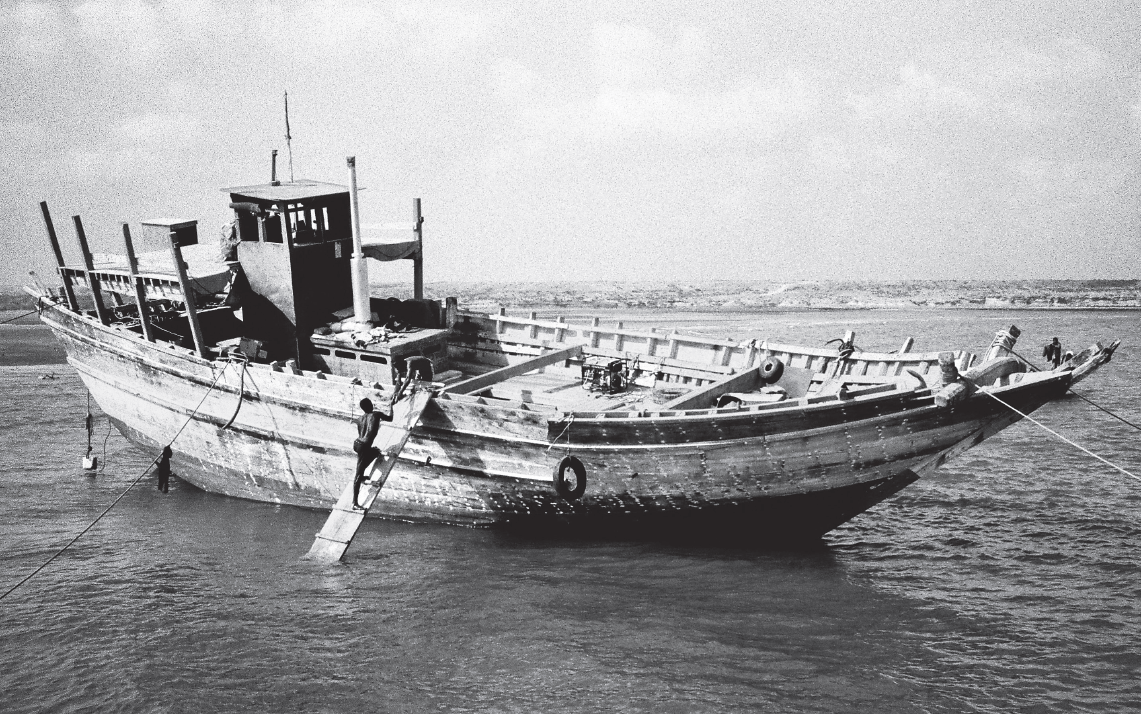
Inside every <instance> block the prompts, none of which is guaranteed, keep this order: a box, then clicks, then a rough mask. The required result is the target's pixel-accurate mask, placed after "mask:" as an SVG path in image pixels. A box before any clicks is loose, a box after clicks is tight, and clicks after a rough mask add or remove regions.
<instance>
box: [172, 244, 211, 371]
mask: <svg viewBox="0 0 1141 714" xmlns="http://www.w3.org/2000/svg"><path fill="white" fill-rule="evenodd" d="M170 257H171V258H173V259H174V268H175V270H177V271H178V285H179V287H181V288H182V298H183V301H184V302H185V304H186V319H187V320H189V321H190V336H191V337H193V338H194V349H195V350H197V351H198V356H199V357H201V358H203V359H209V358H208V357H207V355H206V343H205V342H204V341H203V340H202V326H201V325H199V324H198V308H197V306H195V304H194V291H193V290H192V289H191V287H190V278H189V277H188V276H187V275H186V263H183V262H182V246H180V245H179V244H178V234H177V233H175V232H174V231H171V232H170Z"/></svg>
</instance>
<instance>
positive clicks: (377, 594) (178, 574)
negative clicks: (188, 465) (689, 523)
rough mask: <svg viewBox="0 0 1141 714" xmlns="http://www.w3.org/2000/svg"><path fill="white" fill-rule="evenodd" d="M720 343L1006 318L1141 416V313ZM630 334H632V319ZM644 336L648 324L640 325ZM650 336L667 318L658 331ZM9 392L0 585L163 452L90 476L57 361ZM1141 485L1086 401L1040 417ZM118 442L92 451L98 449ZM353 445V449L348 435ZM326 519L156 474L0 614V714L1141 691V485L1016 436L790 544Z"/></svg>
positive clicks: (752, 702)
mask: <svg viewBox="0 0 1141 714" xmlns="http://www.w3.org/2000/svg"><path fill="white" fill-rule="evenodd" d="M690 317H691V318H693V319H691V320H690V322H689V324H688V325H687V328H688V329H689V330H691V331H698V332H703V333H705V334H717V335H731V336H734V337H737V338H740V339H744V338H746V337H751V336H754V335H758V334H759V335H764V336H771V337H772V338H773V339H778V340H784V341H790V342H802V343H806V344H818V343H822V342H824V341H825V340H827V339H831V338H833V337H836V336H838V335H839V334H841V333H842V331H843V330H844V329H855V330H856V331H857V344H859V345H860V346H862V347H864V348H866V349H895V348H897V347H898V345H899V344H901V343H902V342H903V339H904V338H905V337H906V336H908V335H915V336H916V338H917V341H916V349H919V350H934V349H939V348H941V347H944V346H947V345H954V346H964V347H967V348H972V347H973V348H974V349H975V350H976V351H981V350H982V349H985V347H986V345H987V343H989V341H990V337H991V336H992V335H993V333H994V332H995V331H996V330H998V329H1000V328H1003V327H1006V326H1009V325H1010V324H1018V325H1019V327H1021V328H1022V329H1023V331H1024V336H1023V339H1022V343H1021V348H1020V351H1023V353H1024V354H1026V355H1027V356H1036V354H1037V353H1038V352H1039V351H1040V349H1041V348H1040V344H1039V343H1042V342H1045V341H1046V340H1048V339H1049V337H1052V336H1054V335H1055V334H1057V335H1058V336H1059V337H1061V338H1062V340H1063V342H1064V343H1065V344H1066V345H1067V346H1070V345H1073V346H1075V347H1076V346H1079V345H1081V346H1084V345H1086V344H1089V343H1092V342H1093V341H1094V340H1097V339H1101V340H1108V339H1111V338H1113V337H1115V336H1119V337H1122V338H1124V339H1125V344H1124V345H1123V347H1122V349H1121V350H1120V351H1119V352H1118V355H1117V357H1115V359H1114V361H1113V362H1112V363H1111V364H1110V365H1108V366H1107V367H1106V368H1105V369H1103V370H1102V371H1101V372H1099V373H1098V374H1097V375H1095V376H1094V377H1093V378H1092V379H1091V380H1090V381H1089V382H1087V383H1085V384H1084V385H1082V387H1081V388H1080V391H1081V392H1082V393H1083V394H1085V395H1087V396H1089V397H1090V398H1092V399H1094V400H1096V401H1098V402H1099V403H1101V404H1103V405H1104V406H1106V407H1108V408H1110V409H1113V410H1115V411H1118V412H1119V413H1121V414H1122V415H1123V416H1125V417H1126V418H1129V419H1130V420H1132V421H1134V422H1138V421H1141V414H1138V412H1139V411H1141V409H1139V408H1138V406H1137V400H1136V386H1135V385H1136V384H1138V379H1139V378H1141V369H1139V368H1138V365H1137V361H1136V358H1135V355H1136V351H1135V348H1134V347H1133V346H1131V345H1130V344H1129V342H1130V340H1131V339H1136V334H1137V330H1136V324H1137V314H1136V313H1090V312H1066V313H1002V312H953V311H947V312H918V311H913V312H906V311H875V312H871V311H869V312H860V313H827V314H824V315H821V314H819V313H813V314H810V315H801V316H798V315H790V314H787V313H785V314H778V315H773V316H755V315H752V316H750V315H738V316H731V317H729V318H725V317H723V316H709V317H704V316H690ZM635 318H636V316H635ZM625 320H626V323H627V324H628V325H630V324H633V322H634V319H632V318H630V317H626V318H625ZM655 321H657V320H655ZM41 371H43V370H42V368H37V367H4V368H2V375H3V376H2V379H0V392H2V393H3V399H4V402H3V403H4V404H5V405H6V408H5V410H3V411H2V412H0V434H3V439H4V442H3V443H4V447H5V448H4V449H3V450H2V452H0V508H2V512H3V513H4V514H5V517H4V518H3V519H0V542H2V543H3V544H4V545H5V548H4V550H3V553H2V554H0V578H2V581H0V582H2V584H3V586H4V589H6V588H7V587H8V586H10V584H12V583H14V582H16V581H17V580H18V579H19V578H21V577H23V576H24V575H25V574H26V573H28V572H30V571H31V570H32V569H34V568H35V567H36V566H38V565H39V564H41V563H42V562H43V561H44V560H45V559H46V558H47V557H49V556H50V555H51V553H53V552H55V550H57V549H58V548H59V547H60V546H61V545H62V544H63V543H66V542H67V540H68V539H70V538H71V537H72V536H74V534H75V533H77V532H79V530H81V529H82V528H83V527H84V526H86V525H87V524H88V523H90V522H91V520H92V519H93V518H94V517H95V516H97V515H98V514H99V513H100V512H101V511H102V510H103V509H104V508H106V506H107V505H108V504H109V503H110V502H111V501H112V500H113V499H114V498H115V497H116V496H117V495H118V494H119V493H120V492H121V491H122V489H124V488H125V487H126V485H127V484H128V483H130V481H131V480H133V479H134V478H135V476H137V474H138V473H139V472H140V470H141V469H142V468H144V467H145V465H146V463H147V462H148V461H149V459H150V455H144V454H140V453H138V452H136V451H134V450H133V449H132V448H131V447H129V446H128V445H127V444H126V443H125V442H124V441H123V439H122V438H121V437H119V436H118V435H117V434H111V435H110V436H109V437H108V438H107V454H106V461H105V463H106V467H105V470H104V471H103V473H102V474H100V475H99V476H97V477H95V478H90V477H88V476H85V475H83V474H82V472H81V471H80V470H79V457H80V456H81V455H82V453H83V450H84V448H85V441H86V437H85V433H84V431H83V413H84V409H85V405H86V395H85V392H84V391H83V388H82V386H81V384H80V383H79V381H78V379H76V378H75V376H74V374H73V373H71V372H70V371H69V370H67V369H66V368H63V369H58V370H57V373H58V374H59V375H60V379H58V380H56V381H54V382H53V381H50V380H39V379H38V375H39V373H40V372H41ZM1037 416H1039V417H1040V419H1041V420H1042V421H1043V422H1044V423H1046V424H1047V425H1049V426H1050V427H1051V428H1054V429H1058V430H1060V431H1062V432H1063V433H1064V434H1066V435H1067V436H1068V437H1070V438H1072V439H1074V440H1075V441H1077V442H1079V443H1081V444H1083V445H1085V446H1087V447H1088V448H1091V449H1093V450H1094V451H1096V452H1098V453H1100V454H1102V455H1104V456H1106V457H1107V458H1109V459H1111V460H1113V461H1115V462H1117V463H1120V464H1121V465H1122V466H1124V467H1125V468H1127V469H1130V470H1131V471H1134V472H1138V471H1141V457H1139V456H1138V453H1137V450H1136V447H1135V444H1136V443H1137V442H1136V438H1135V435H1134V434H1132V433H1131V430H1129V428H1128V427H1126V426H1125V425H1122V424H1120V423H1119V422H1115V421H1113V420H1111V419H1110V418H1109V417H1106V416H1105V415H1102V414H1100V413H1099V412H1097V411H1096V410H1094V409H1093V408H1092V407H1089V406H1088V405H1086V404H1085V403H1083V402H1080V401H1078V400H1073V399H1071V400H1064V401H1062V402H1059V403H1056V404H1053V405H1050V406H1048V407H1046V408H1044V409H1043V410H1041V412H1039V414H1038V415H1037ZM102 429H103V426H102V422H100V426H99V428H98V429H97V439H96V451H97V453H99V454H100V455H101V456H102V451H101V449H102V438H103V436H104V435H105V434H106V432H105V431H103V430H102ZM346 438H349V436H346ZM322 521H323V516H322V515H321V514H319V513H315V512H309V511H304V510H300V509H294V508H282V507H276V506H271V505H267V504H258V503H248V502H243V501H238V500H234V499H228V498H223V497H219V496H214V495H210V494H206V493H203V492H201V491H198V490H196V489H193V488H191V487H189V486H186V485H185V484H183V483H182V482H180V481H174V482H173V483H172V487H171V491H170V493H169V494H165V495H164V494H161V493H158V492H157V490H156V489H155V488H154V483H153V481H151V480H150V479H144V481H143V482H142V483H141V484H140V485H139V486H138V487H136V489H135V490H132V491H131V493H130V494H128V496H127V497H126V498H124V499H123V501H122V502H120V504H119V505H118V506H116V508H115V509H114V510H112V511H111V512H110V513H109V514H108V515H107V516H106V517H105V518H104V519H103V521H101V522H100V524H99V525H97V526H96V527H95V528H94V529H92V530H91V532H89V533H88V534H87V535H85V536H84V537H83V538H82V539H80V541H79V542H78V543H77V544H76V545H75V546H74V547H73V548H71V549H70V550H68V551H67V552H66V553H65V554H64V555H63V556H61V557H60V558H59V559H57V561H56V562H54V563H52V565H50V566H49V567H48V568H47V569H45V570H44V571H43V572H42V573H41V574H40V575H38V576H37V577H36V578H34V579H33V580H32V581H30V582H29V583H28V584H27V585H26V586H24V587H23V588H22V589H21V590H19V591H17V592H16V593H15V594H13V595H12V596H10V597H9V598H7V599H6V600H4V601H2V602H0V608H2V612H3V617H2V619H0V639H2V641H3V642H4V648H3V654H2V655H0V692H2V693H0V703H2V704H3V705H4V706H3V707H2V708H3V709H4V710H5V711H45V710H50V711H62V712H79V711H95V710H108V709H114V710H119V711H139V712H150V711H195V712H197V711H235V710H240V711H267V712H268V711H275V712H276V711H319V712H325V711H327V712H340V711H355V710H369V711H412V712H415V711H436V710H446V711H465V710H466V711H518V712H531V711H550V712H563V711H583V712H586V711H590V712H595V711H638V712H642V711H645V712H650V711H653V712H661V711H665V712H694V711H718V712H730V711H732V712H736V711H742V710H764V711H789V712H800V711H853V712H856V711H869V710H875V711H900V712H911V711H947V712H952V711H955V712H958V711H964V710H971V711H1011V710H1027V709H1028V710H1041V711H1053V710H1079V711H1130V710H1131V709H1132V708H1133V707H1134V705H1135V704H1136V702H1137V701H1138V700H1139V699H1141V685H1139V684H1138V677H1137V676H1136V673H1137V671H1138V668H1141V654H1139V652H1141V650H1138V648H1137V647H1136V642H1137V640H1138V637H1139V635H1141V625H1139V624H1138V623H1139V615H1141V612H1139V606H1138V602H1141V598H1139V596H1141V584H1139V583H1141V578H1139V577H1138V575H1139V566H1138V563H1139V561H1141V559H1139V558H1138V552H1137V549H1138V544H1139V536H1141V484H1139V483H1137V482H1135V481H1132V480H1130V479H1129V478H1127V477H1125V476H1124V475H1122V474H1119V473H1117V472H1115V471H1113V470H1112V469H1109V468H1108V467H1105V466H1104V465H1102V464H1099V463H1097V462H1094V461H1091V460H1090V459H1089V458H1088V457H1086V456H1084V455H1082V454H1081V453H1080V452H1077V451H1075V450H1073V449H1072V448H1071V447H1068V446H1066V445H1065V444H1061V443H1059V442H1057V441H1056V440H1055V439H1053V438H1052V437H1050V436H1049V435H1048V434H1045V433H1044V432H1042V431H1041V430H1039V429H1037V428H1036V427H1034V426H1033V425H1031V424H1027V423H1021V424H1017V425H1015V426H1014V427H1011V428H1010V429H1008V430H1007V431H1005V432H1003V433H1002V434H1000V435H998V436H997V437H995V438H994V439H993V440H991V441H988V442H986V443H984V444H983V445H982V446H980V447H978V448H976V449H974V450H972V451H970V452H967V454H965V455H964V456H963V457H962V458H960V459H958V460H956V461H953V462H951V463H950V464H948V465H947V466H945V467H944V468H942V469H941V470H940V471H938V472H937V473H936V474H935V475H934V476H933V477H931V478H929V479H926V480H922V481H920V482H918V483H916V484H915V485H913V486H911V487H909V488H908V489H906V490H904V491H903V492H902V493H900V494H898V495H897V496H895V497H893V498H891V499H889V500H888V501H887V502H885V503H883V504H880V505H879V506H877V507H876V508H875V509H873V510H872V511H870V512H869V513H866V514H864V515H863V516H860V517H859V518H857V519H856V520H855V521H854V522H852V523H850V524H848V525H846V526H844V527H842V528H841V529H839V530H837V531H835V532H834V533H832V534H830V535H829V536H828V537H827V538H826V539H825V541H824V542H823V543H821V544H820V545H819V547H815V548H806V549H801V550H798V551H765V550H757V549H748V548H727V547H707V546H704V547H701V546H686V545H684V544H676V543H674V544H663V543H653V542H607V541H601V542H583V541H562V540H540V541H532V540H528V539H525V538H522V537H520V536H517V535H511V534H504V533H498V532H490V531H474V530H466V529H460V528H452V527H445V526H413V525H406V524H399V523H385V522H375V523H374V522H369V523H367V524H366V525H365V528H364V530H363V532H362V533H361V535H360V536H359V537H358V539H357V540H356V542H355V543H354V544H353V547H352V549H351V550H350V551H349V560H348V562H346V563H345V564H342V565H336V566H316V565H314V564H311V563H306V562H301V561H300V560H299V558H300V556H301V555H302V554H304V553H305V552H306V551H307V550H308V547H309V545H310V544H311V542H312V538H313V534H314V533H315V532H316V531H317V530H318V529H319V527H320V525H321V522H322Z"/></svg>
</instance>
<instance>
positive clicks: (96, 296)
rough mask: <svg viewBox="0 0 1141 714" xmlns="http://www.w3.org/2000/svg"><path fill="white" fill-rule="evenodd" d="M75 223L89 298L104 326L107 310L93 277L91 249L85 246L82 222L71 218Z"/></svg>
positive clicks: (93, 263) (101, 293) (85, 239)
mask: <svg viewBox="0 0 1141 714" xmlns="http://www.w3.org/2000/svg"><path fill="white" fill-rule="evenodd" d="M71 220H72V221H74V222H75V235H76V237H77V238H78V239H79V250H80V251H82V252H83V265H84V266H85V267H86V268H87V287H89V288H91V298H92V301H93V302H94V303H95V316H96V317H97V318H99V322H101V323H103V324H104V325H106V324H107V323H108V322H109V320H108V319H107V308H106V307H104V305H103V291H102V290H100V289H99V278H97V277H95V275H94V273H95V262H94V261H93V260H92V259H91V248H89V247H88V245H87V233H86V232H85V231H84V230H83V220H82V219H81V218H80V217H79V216H72V217H71Z"/></svg>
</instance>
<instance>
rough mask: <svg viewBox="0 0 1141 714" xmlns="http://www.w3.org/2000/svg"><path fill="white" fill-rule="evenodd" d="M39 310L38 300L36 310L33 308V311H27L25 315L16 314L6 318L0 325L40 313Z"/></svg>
mask: <svg viewBox="0 0 1141 714" xmlns="http://www.w3.org/2000/svg"><path fill="white" fill-rule="evenodd" d="M39 311H40V307H39V301H37V302H36V309H35V310H32V311H31V312H25V313H24V314H23V315H16V316H15V317H12V318H9V319H7V320H4V321H2V322H0V325H7V324H8V323H9V322H15V321H16V320H19V319H20V318H21V317H29V316H31V315H35V314H37V313H39Z"/></svg>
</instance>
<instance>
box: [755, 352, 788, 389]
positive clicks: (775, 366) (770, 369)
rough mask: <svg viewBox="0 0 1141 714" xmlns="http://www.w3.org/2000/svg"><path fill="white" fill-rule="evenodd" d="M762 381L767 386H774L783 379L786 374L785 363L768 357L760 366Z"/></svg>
mask: <svg viewBox="0 0 1141 714" xmlns="http://www.w3.org/2000/svg"><path fill="white" fill-rule="evenodd" d="M760 372H761V381H763V382H764V383H765V384H773V383H774V382H776V381H778V380H779V379H780V378H781V375H783V374H784V362H781V361H780V360H779V359H777V358H776V357H766V358H765V361H764V362H761V366H760Z"/></svg>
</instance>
